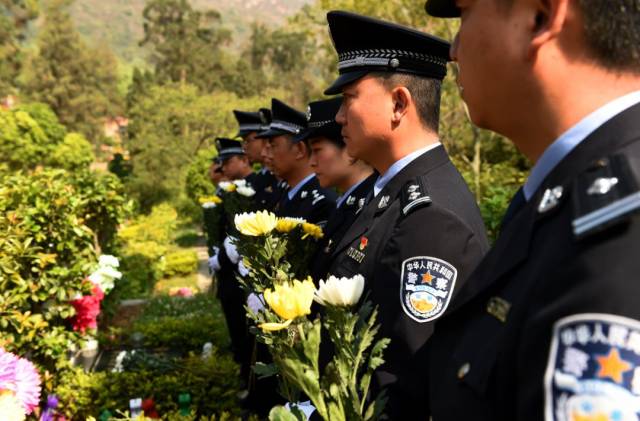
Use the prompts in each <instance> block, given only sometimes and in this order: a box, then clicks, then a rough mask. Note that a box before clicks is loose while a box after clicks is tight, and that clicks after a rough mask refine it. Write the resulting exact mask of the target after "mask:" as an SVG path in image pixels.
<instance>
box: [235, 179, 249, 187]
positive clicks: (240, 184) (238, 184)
mask: <svg viewBox="0 0 640 421" xmlns="http://www.w3.org/2000/svg"><path fill="white" fill-rule="evenodd" d="M233 184H235V185H236V187H246V186H247V180H245V179H242V178H240V179H238V180H233Z"/></svg>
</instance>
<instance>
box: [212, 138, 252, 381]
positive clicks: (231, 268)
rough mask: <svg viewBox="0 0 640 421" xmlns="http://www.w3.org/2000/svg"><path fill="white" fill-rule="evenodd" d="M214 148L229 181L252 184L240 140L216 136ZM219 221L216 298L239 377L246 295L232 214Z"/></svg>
mask: <svg viewBox="0 0 640 421" xmlns="http://www.w3.org/2000/svg"><path fill="white" fill-rule="evenodd" d="M216 148H217V149H218V159H219V160H220V162H221V167H222V171H223V174H224V176H225V178H227V179H228V180H239V179H244V180H246V181H247V183H248V184H249V185H252V183H253V181H254V179H255V178H256V177H257V176H256V174H254V173H253V170H252V168H251V165H250V164H249V160H248V158H247V156H246V155H245V153H244V150H243V148H242V145H241V143H240V142H238V141H236V140H233V139H228V138H217V139H216ZM221 196H222V200H223V204H222V205H223V206H224V200H225V197H224V192H223V193H221ZM220 224H221V230H222V231H223V232H225V233H226V238H225V240H224V243H223V246H220V247H219V253H218V254H217V260H218V262H219V270H218V272H217V279H218V298H219V299H220V303H221V305H222V310H223V312H224V315H225V319H226V322H227V327H228V329H229V336H230V339H231V346H232V350H233V355H234V359H235V360H236V362H238V363H239V364H240V366H241V375H242V378H243V379H247V378H248V376H249V363H250V356H251V350H252V343H251V341H250V340H249V336H248V331H247V318H246V313H245V310H244V303H245V300H246V297H245V293H244V291H243V290H242V288H241V286H240V283H239V282H238V280H237V270H238V268H237V265H238V262H239V256H238V254H237V251H236V250H235V246H234V245H233V244H232V241H230V238H231V236H234V235H237V234H236V229H235V227H234V225H233V215H228V214H227V213H226V212H225V213H224V214H223V215H222V217H221V222H220Z"/></svg>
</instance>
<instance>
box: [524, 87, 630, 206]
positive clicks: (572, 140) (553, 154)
mask: <svg viewBox="0 0 640 421" xmlns="http://www.w3.org/2000/svg"><path fill="white" fill-rule="evenodd" d="M638 103H640V91H636V92H632V93H630V94H627V95H624V96H622V97H620V98H617V99H615V100H613V101H611V102H609V103H607V104H605V105H604V106H602V107H600V108H598V109H597V110H595V111H594V112H592V113H591V114H589V115H587V116H586V117H584V118H583V119H582V120H580V122H578V124H576V125H575V126H573V127H571V128H570V129H569V130H567V131H566V132H565V133H564V134H562V135H561V136H560V137H559V138H558V139H556V140H555V141H554V142H553V143H552V144H551V145H549V147H547V149H546V150H545V151H544V153H543V154H542V156H541V157H540V159H539V160H538V162H537V163H536V164H535V165H534V166H533V168H532V170H531V174H530V175H529V178H528V179H527V182H526V183H525V184H524V186H523V192H524V197H525V199H526V200H527V201H529V200H530V199H531V197H532V196H533V195H534V194H535V193H536V191H537V190H538V188H539V187H540V185H541V184H542V182H543V181H544V179H545V178H546V177H547V176H548V175H549V174H550V173H551V171H552V170H553V169H554V168H555V167H556V166H557V165H558V163H559V162H560V161H562V159H564V158H565V157H566V156H567V155H568V154H569V153H570V152H571V151H572V150H573V149H575V147H576V146H578V145H579V144H580V143H581V142H582V141H583V140H584V139H586V138H587V137H588V136H589V135H590V134H591V133H593V132H594V131H595V130H596V129H598V128H599V127H600V126H602V125H603V124H604V123H606V122H607V121H609V120H611V119H612V118H613V117H615V116H616V115H618V114H620V113H621V112H623V111H624V110H626V109H628V108H631V107H632V106H634V105H636V104H638Z"/></svg>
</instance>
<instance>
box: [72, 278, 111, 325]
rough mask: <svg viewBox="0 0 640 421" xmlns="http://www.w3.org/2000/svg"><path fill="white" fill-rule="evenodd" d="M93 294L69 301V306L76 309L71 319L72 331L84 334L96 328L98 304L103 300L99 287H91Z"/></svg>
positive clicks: (98, 312)
mask: <svg viewBox="0 0 640 421" xmlns="http://www.w3.org/2000/svg"><path fill="white" fill-rule="evenodd" d="M92 292H93V294H92V295H85V296H83V297H82V298H78V299H77V300H73V301H71V305H72V306H73V307H74V308H75V309H76V315H75V317H74V318H73V330H75V331H80V332H82V333H85V331H86V330H87V329H96V328H97V327H98V320H97V319H98V316H99V315H100V302H101V301H102V299H103V298H104V293H103V292H102V290H101V289H100V287H99V286H97V285H94V286H93V291H92Z"/></svg>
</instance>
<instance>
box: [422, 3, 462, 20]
mask: <svg viewBox="0 0 640 421" xmlns="http://www.w3.org/2000/svg"><path fill="white" fill-rule="evenodd" d="M424 10H425V11H426V12H427V14H428V15H429V16H433V17H436V18H459V17H460V9H458V8H457V7H456V2H455V0H427V2H426V3H425V5H424Z"/></svg>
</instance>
